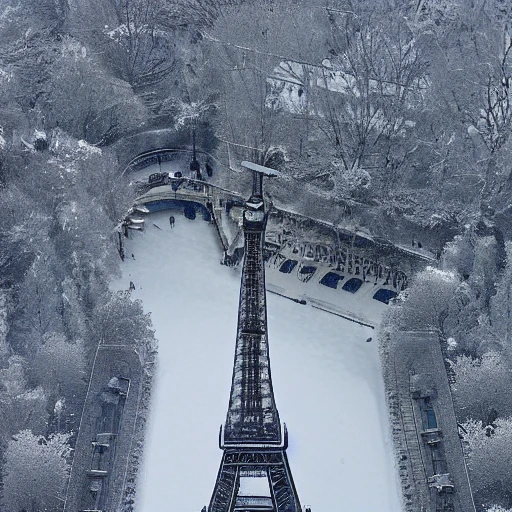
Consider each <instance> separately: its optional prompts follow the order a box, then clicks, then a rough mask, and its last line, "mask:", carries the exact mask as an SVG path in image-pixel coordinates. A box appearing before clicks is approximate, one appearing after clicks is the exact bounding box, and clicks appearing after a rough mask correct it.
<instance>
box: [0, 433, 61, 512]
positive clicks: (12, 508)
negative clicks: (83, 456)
mask: <svg viewBox="0 0 512 512" xmlns="http://www.w3.org/2000/svg"><path fill="white" fill-rule="evenodd" d="M70 436H71V434H53V435H50V436H49V437H48V438H45V437H43V436H36V435H34V434H32V432H31V431H30V430H22V431H21V432H19V433H18V434H16V435H15V436H13V438H12V440H11V441H9V444H8V446H7V450H6V453H5V458H4V464H3V471H2V474H3V484H4V489H3V500H2V505H3V506H2V509H3V510H5V511H6V512H21V511H23V510H24V511H27V512H50V511H54V510H60V508H61V507H62V500H63V493H64V487H65V484H66V481H67V478H68V474H69V469H70V464H69V462H68V459H69V456H70V453H71V448H70V446H69V444H68V441H69V438H70Z"/></svg>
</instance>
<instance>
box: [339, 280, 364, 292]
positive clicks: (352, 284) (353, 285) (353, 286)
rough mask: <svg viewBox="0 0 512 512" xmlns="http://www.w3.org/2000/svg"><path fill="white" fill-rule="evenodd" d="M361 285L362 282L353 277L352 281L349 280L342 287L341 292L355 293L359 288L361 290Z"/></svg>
mask: <svg viewBox="0 0 512 512" xmlns="http://www.w3.org/2000/svg"><path fill="white" fill-rule="evenodd" d="M362 284H363V281H362V280H361V279H358V278H357V277H353V278H352V279H349V280H348V281H347V282H346V283H345V284H344V285H343V288H342V289H343V290H345V291H346V292H350V293H356V292H357V290H359V288H361V285H362Z"/></svg>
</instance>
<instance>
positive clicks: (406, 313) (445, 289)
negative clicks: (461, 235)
mask: <svg viewBox="0 0 512 512" xmlns="http://www.w3.org/2000/svg"><path fill="white" fill-rule="evenodd" d="M459 283H460V282H459V280H458V278H457V276H456V275H455V274H454V273H453V272H445V271H442V270H438V269H436V268H433V267H427V268H426V269H425V270H423V271H421V272H419V273H418V274H416V275H415V276H414V277H413V279H412V280H411V284H410V286H409V288H407V290H406V291H405V293H403V294H401V296H400V300H399V301H398V302H397V303H395V304H393V306H392V307H391V308H390V312H389V315H390V318H391V321H392V323H393V324H394V326H395V327H398V328H400V329H404V330H439V331H440V332H441V333H444V327H445V326H444V323H445V320H446V318H447V316H448V312H449V307H450V305H451V303H452V302H453V300H454V297H455V292H456V290H457V288H458V286H459Z"/></svg>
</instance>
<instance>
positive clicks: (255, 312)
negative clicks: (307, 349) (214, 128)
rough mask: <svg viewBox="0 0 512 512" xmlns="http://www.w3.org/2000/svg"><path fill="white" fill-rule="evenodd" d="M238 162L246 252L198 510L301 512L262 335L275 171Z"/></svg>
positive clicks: (264, 323)
mask: <svg viewBox="0 0 512 512" xmlns="http://www.w3.org/2000/svg"><path fill="white" fill-rule="evenodd" d="M242 165H243V166H244V167H247V168H248V169H251V170H252V171H253V187H252V195H251V197H250V198H249V199H248V200H247V202H246V204H245V209H244V213H243V230H244V238H245V242H244V244H245V256H244V263H243V269H242V280H241V285H240V299H239V304H238V327H237V337H236V349H235V361H234V366H233V379H232V383H231V395H230V399H229V408H228V413H227V416H226V423H225V425H224V427H222V426H221V429H220V435H219V446H220V448H221V450H223V452H224V453H223V455H222V461H221V464H220V469H219V473H218V475H217V481H216V482H215V488H214V490H213V495H212V498H211V501H210V505H209V507H208V509H206V507H204V508H203V511H204V512H206V510H207V511H208V512H235V511H236V512H270V511H273V512H300V510H301V507H300V503H299V498H298V496H297V491H296V490H295V485H294V483H293V479H292V474H291V471H290V466H289V464H288V459H287V457H286V448H287V447H288V434H287V431H286V425H285V424H284V423H283V424H282V423H281V422H280V420H279V413H278V411H277V407H276V403H275V400H274V391H273V389H272V379H271V374H270V359H269V353H268V339H267V303H266V296H265V293H266V292H265V267H264V260H263V244H264V242H265V227H266V223H267V212H265V204H264V200H263V176H264V175H266V176H276V175H277V174H278V173H277V172H276V171H273V170H272V169H268V168H266V167H262V166H260V165H257V164H253V163H251V162H242Z"/></svg>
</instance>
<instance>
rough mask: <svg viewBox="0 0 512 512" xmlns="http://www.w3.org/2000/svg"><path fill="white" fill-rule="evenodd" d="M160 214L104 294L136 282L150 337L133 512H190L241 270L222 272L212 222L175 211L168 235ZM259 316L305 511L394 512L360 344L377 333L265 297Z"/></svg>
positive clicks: (378, 403)
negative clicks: (153, 349) (150, 390)
mask: <svg viewBox="0 0 512 512" xmlns="http://www.w3.org/2000/svg"><path fill="white" fill-rule="evenodd" d="M168 215H169V214H168V213H165V212H161V213H157V214H152V215H151V216H149V217H148V218H147V220H146V231H145V232H142V233H139V232H137V233H133V234H132V233H131V237H132V239H131V240H129V241H128V244H127V247H126V254H127V258H126V260H125V262H124V263H123V267H122V268H123V275H122V277H121V278H120V279H118V280H116V281H115V282H114V283H113V285H112V286H113V287H114V288H118V289H128V286H129V282H130V280H131V281H133V282H134V283H135V286H136V290H135V292H134V297H136V298H139V299H141V300H142V301H143V303H144V307H145V309H146V310H147V311H150V312H151V314H152V319H153V324H154V327H155V329H156V336H157V338H158V340H159V355H158V367H157V371H156V378H155V387H154V395H153V402H152V413H151V414H152V416H151V418H150V423H149V427H148V432H147V440H146V448H145V455H144V464H143V467H142V470H141V473H140V479H139V506H138V511H139V512H160V511H161V510H167V511H170V512H199V511H200V510H201V508H202V507H203V506H204V505H207V504H208V503H209V500H210V497H211V492H212V489H213V485H214V483H215V479H216V476H217V472H218V469H219V465H220V460H221V454H222V452H221V450H220V449H219V448H218V433H219V427H220V425H221V424H222V423H224V421H225V416H226V412H227V406H228V399H229V391H230V385H231V372H232V364H233V354H234V346H235V333H236V321H237V308H238V293H239V286H240V273H239V270H237V269H233V268H230V267H225V266H221V265H219V260H220V257H221V252H220V247H219V243H218V241H217V239H216V234H215V229H214V227H213V225H211V224H208V223H206V222H204V221H202V220H200V219H199V218H198V219H196V220H195V221H189V220H187V219H185V218H184V217H183V216H182V215H176V214H174V215H175V217H176V225H175V227H174V229H171V228H170V227H169V222H168ZM155 225H157V226H159V227H160V228H161V229H158V228H157V227H155ZM132 253H133V254H134V256H135V259H132V258H131V254H132ZM319 286H320V285H319ZM268 317H269V319H268V322H269V326H268V327H269V343H270V358H271V365H272V378H273V384H274V391H275V396H276V402H277V406H278V409H279V412H280V416H281V420H282V421H284V422H286V424H287V427H288V431H289V448H288V456H289V460H290V465H291V470H292V474H293V477H294V480H295V485H296V487H297V491H298V493H299V497H300V499H301V502H302V504H303V505H309V506H311V507H312V510H313V511H314V512H339V511H345V512H352V511H353V512H356V511H357V512H374V511H375V510H379V512H399V511H400V510H401V500H400V491H399V484H398V480H397V474H396V470H395V467H394V465H393V455H392V445H391V437H390V434H389V425H388V420H387V412H386V405H385V400H384V391H383V382H382V377H381V372H380V367H379V359H378V353H377V344H376V342H375V341H373V342H371V343H366V339H367V338H368V337H369V336H372V337H373V338H374V340H375V332H374V331H373V330H372V329H370V328H368V327H363V326H361V325H358V324H355V323H353V322H349V321H347V320H344V319H343V318H340V317H338V316H335V315H331V314H329V313H326V312H324V311H321V310H318V309H314V308H312V307H310V306H303V305H299V304H296V303H294V302H292V301H290V300H288V299H285V298H282V297H279V296H277V295H274V294H268Z"/></svg>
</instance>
